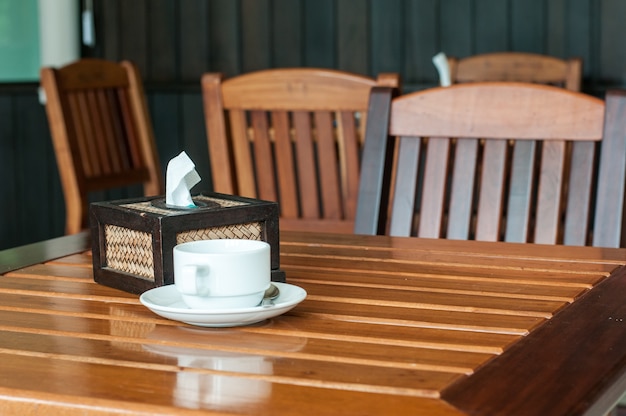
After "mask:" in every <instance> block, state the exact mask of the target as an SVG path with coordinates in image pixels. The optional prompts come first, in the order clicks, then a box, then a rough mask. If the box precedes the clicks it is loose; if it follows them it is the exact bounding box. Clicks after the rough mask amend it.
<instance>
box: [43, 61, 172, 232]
mask: <svg viewBox="0 0 626 416" xmlns="http://www.w3.org/2000/svg"><path fill="white" fill-rule="evenodd" d="M41 86H42V87H43V89H44V92H45V96H46V114H47V116H48V122H49V125H50V132H51V135H52V141H53V145H54V151H55V155H56V159H57V165H58V168H59V174H60V177H61V185H62V188H63V194H64V198H65V209H66V226H65V228H66V233H67V234H73V233H77V232H79V231H81V230H82V229H85V228H87V226H88V203H89V194H90V193H92V192H95V191H101V190H106V189H112V188H121V187H126V186H130V185H134V184H143V188H144V194H145V195H146V196H153V195H159V194H162V193H163V192H164V191H163V178H162V175H161V166H160V163H159V159H158V155H157V149H156V144H155V140H154V132H153V130H152V125H151V121H150V117H149V114H148V110H147V106H146V102H145V95H144V92H143V86H142V81H141V78H140V75H139V72H138V70H137V68H136V67H135V65H134V64H132V63H131V62H127V61H124V62H120V63H116V62H110V61H106V60H100V59H81V60H78V61H76V62H73V63H71V64H68V65H66V66H64V67H62V68H58V69H57V68H52V67H44V68H42V69H41Z"/></svg>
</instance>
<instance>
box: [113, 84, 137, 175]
mask: <svg viewBox="0 0 626 416" xmlns="http://www.w3.org/2000/svg"><path fill="white" fill-rule="evenodd" d="M116 95H117V100H118V101H117V102H118V103H119V108H120V122H121V123H122V130H123V132H124V133H123V135H124V138H126V143H127V144H128V148H129V150H130V155H131V158H132V161H133V163H132V166H133V167H134V168H138V167H140V166H142V160H143V155H142V154H141V144H140V143H139V140H138V138H137V131H136V130H135V127H134V124H135V123H134V121H133V117H132V116H131V114H132V109H131V108H132V105H131V103H130V97H129V96H128V94H126V92H125V91H124V90H122V89H117V91H116Z"/></svg>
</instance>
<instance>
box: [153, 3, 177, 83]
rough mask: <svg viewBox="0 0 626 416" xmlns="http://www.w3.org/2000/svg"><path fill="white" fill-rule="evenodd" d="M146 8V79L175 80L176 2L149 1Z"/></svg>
mask: <svg viewBox="0 0 626 416" xmlns="http://www.w3.org/2000/svg"><path fill="white" fill-rule="evenodd" d="M148 6H149V11H148V13H149V14H148V18H149V25H148V31H149V32H148V39H147V41H148V46H149V54H148V57H147V59H148V68H147V69H148V72H147V76H146V78H147V79H150V80H152V81H167V80H171V79H177V78H178V74H177V65H178V52H177V47H178V43H177V42H176V40H177V36H176V33H177V31H178V19H177V15H178V7H177V0H150V3H148Z"/></svg>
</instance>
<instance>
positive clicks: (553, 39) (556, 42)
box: [545, 0, 568, 57]
mask: <svg viewBox="0 0 626 416" xmlns="http://www.w3.org/2000/svg"><path fill="white" fill-rule="evenodd" d="M547 6H548V7H547V13H548V14H547V28H546V50H545V53H547V54H549V55H553V56H559V57H567V55H568V52H567V43H566V41H565V39H566V36H567V33H566V19H567V13H566V11H565V9H566V1H565V0H552V1H549V2H548V3H547Z"/></svg>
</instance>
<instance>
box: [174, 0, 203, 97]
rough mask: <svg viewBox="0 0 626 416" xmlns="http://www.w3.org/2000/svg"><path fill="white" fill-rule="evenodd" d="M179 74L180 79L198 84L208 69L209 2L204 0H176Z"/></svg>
mask: <svg viewBox="0 0 626 416" xmlns="http://www.w3.org/2000/svg"><path fill="white" fill-rule="evenodd" d="M177 1H178V5H179V6H178V7H179V9H180V10H179V17H178V30H179V32H178V34H179V42H178V53H179V59H178V60H179V65H180V69H179V74H180V78H181V80H182V81H186V82H195V83H197V85H198V86H199V85H200V76H201V75H202V73H204V72H206V71H208V70H209V52H210V49H209V41H210V38H209V29H208V28H209V13H208V9H209V4H208V2H207V1H205V0H177Z"/></svg>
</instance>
